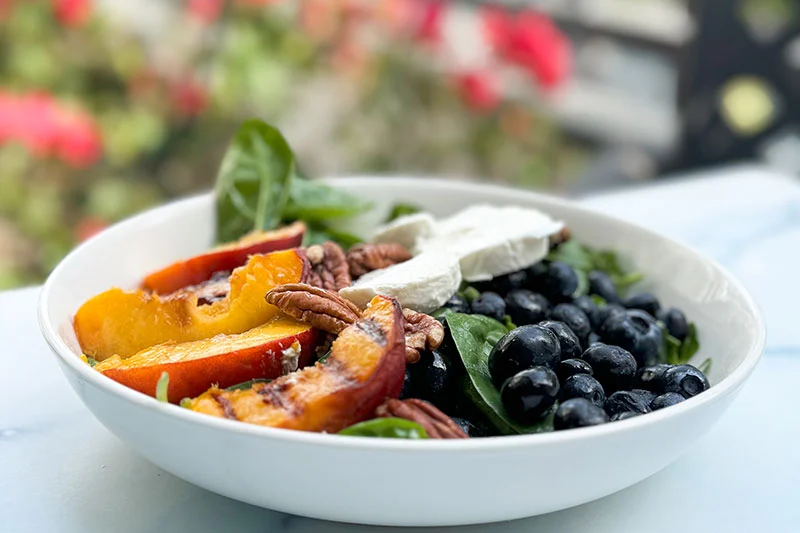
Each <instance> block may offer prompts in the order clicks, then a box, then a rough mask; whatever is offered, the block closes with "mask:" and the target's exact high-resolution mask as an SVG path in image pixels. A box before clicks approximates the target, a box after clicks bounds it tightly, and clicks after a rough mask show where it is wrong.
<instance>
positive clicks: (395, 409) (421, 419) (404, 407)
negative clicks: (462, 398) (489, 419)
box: [375, 398, 469, 439]
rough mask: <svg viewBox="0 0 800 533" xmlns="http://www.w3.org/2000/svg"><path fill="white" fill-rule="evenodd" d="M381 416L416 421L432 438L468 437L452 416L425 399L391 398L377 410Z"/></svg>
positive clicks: (377, 413)
mask: <svg viewBox="0 0 800 533" xmlns="http://www.w3.org/2000/svg"><path fill="white" fill-rule="evenodd" d="M375 414H376V415H378V416H380V417H396V418H404V419H406V420H411V421H412V422H416V423H417V424H419V425H420V426H422V428H423V429H424V430H425V433H427V434H428V437H430V438H432V439H467V438H469V435H467V434H466V433H464V430H462V429H461V428H460V427H459V425H458V424H456V423H455V422H454V421H453V419H452V418H450V417H449V416H447V415H446V414H444V413H443V412H441V411H440V410H439V409H437V408H436V407H435V406H434V405H433V404H430V403H428V402H426V401H424V400H418V399H416V398H411V399H408V400H395V399H393V398H392V399H389V400H386V402H385V403H384V404H383V405H381V406H380V407H378V408H377V409H376V410H375Z"/></svg>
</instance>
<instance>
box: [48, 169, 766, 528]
mask: <svg viewBox="0 0 800 533" xmlns="http://www.w3.org/2000/svg"><path fill="white" fill-rule="evenodd" d="M335 184H336V185H338V186H340V187H342V188H345V189H347V190H350V191H353V192H356V193H359V194H360V195H362V196H364V197H366V198H368V199H372V200H375V201H376V203H377V204H378V206H379V209H378V210H377V211H376V214H373V215H372V219H369V217H368V218H367V219H365V220H362V221H361V223H362V224H363V225H362V227H373V225H374V224H375V222H376V221H377V219H376V217H379V216H382V215H381V211H382V210H384V211H385V210H386V209H387V208H388V205H389V204H391V203H392V202H393V201H397V200H405V201H412V202H414V203H416V204H418V205H421V206H422V207H423V208H426V209H430V210H432V211H434V212H436V213H439V214H448V213H450V212H453V211H455V210H456V209H458V208H459V207H463V206H465V205H469V204H471V203H478V202H488V203H501V204H502V203H506V204H508V203H512V204H519V205H527V206H533V207H537V208H540V209H543V210H546V211H548V212H550V213H551V214H553V215H554V216H556V217H559V218H563V219H565V220H566V221H567V222H568V223H569V225H570V228H571V229H572V230H573V233H574V234H575V235H576V236H577V237H578V238H579V239H581V240H585V241H586V242H590V243H592V244H595V245H598V246H602V247H612V248H617V249H619V250H620V251H621V252H622V253H623V254H624V255H629V256H630V257H631V259H632V260H633V262H634V263H635V264H636V265H637V266H638V267H640V268H641V270H643V271H644V272H647V273H648V276H649V278H650V283H651V284H652V285H653V287H654V288H655V289H656V290H657V292H658V294H659V296H660V297H662V300H663V301H664V302H665V303H667V304H669V305H678V306H680V307H683V308H684V309H686V311H687V313H688V315H689V316H690V318H692V319H693V320H695V321H696V322H697V323H698V326H699V329H700V334H701V340H702V342H703V347H702V349H701V352H700V353H699V354H698V356H697V358H698V360H699V359H702V358H704V357H706V356H713V357H714V367H713V371H712V374H711V379H712V382H713V383H714V386H713V387H712V388H711V389H710V390H709V391H707V392H706V393H704V394H702V395H700V396H698V397H695V398H692V399H690V400H687V401H686V402H683V403H682V404H679V405H677V406H675V407H671V408H669V409H665V410H662V411H658V412H655V413H652V414H649V415H647V416H644V417H637V418H634V419H630V420H626V421H622V422H616V423H614V424H607V425H603V426H597V427H593V428H584V429H580V430H572V431H566V432H557V433H550V434H543V435H530V436H519V437H499V438H490V439H472V440H470V441H459V442H453V441H450V442H431V441H429V442H405V441H396V440H392V439H359V438H343V437H337V436H331V435H320V434H309V433H302V432H294V431H284V430H275V429H271V428H261V427H256V426H251V425H247V424H241V423H236V422H231V421H228V420H222V419H215V418H212V417H207V416H203V415H199V414H197V413H193V412H188V411H186V410H184V409H180V408H179V407H176V406H173V405H167V404H161V403H159V402H157V401H155V399H153V398H150V397H148V396H145V395H142V394H140V393H137V392H135V391H133V390H130V389H127V388H126V387H124V386H122V385H120V384H118V383H116V382H113V381H111V380H109V379H107V378H105V377H104V376H102V375H100V374H98V373H96V372H94V371H92V370H91V369H90V368H89V367H88V366H87V365H85V364H83V363H82V362H81V361H80V360H79V358H78V357H77V354H78V353H79V351H78V350H77V344H76V342H75V340H74V334H73V333H72V331H71V330H72V328H71V317H72V315H73V314H74V312H75V310H76V309H77V308H78V307H79V306H80V304H81V303H82V302H83V301H85V300H86V299H88V298H89V297H91V296H93V295H94V294H96V293H98V292H101V291H102V290H105V289H107V288H108V287H110V286H114V285H122V286H132V285H133V284H135V283H136V282H137V281H138V280H139V279H140V278H141V276H142V274H143V273H145V272H147V271H149V270H153V269H155V268H158V267H160V266H162V265H163V264H165V263H168V262H170V261H173V260H177V259H179V258H181V257H184V256H187V255H191V254H194V253H198V252H200V251H202V250H204V249H205V248H206V247H207V246H208V245H209V244H210V242H211V240H212V238H211V237H212V235H213V224H214V221H213V202H212V200H211V198H210V196H201V197H196V198H192V199H188V200H184V201H181V202H177V203H175V204H172V205H169V206H165V207H162V208H158V209H155V210H153V211H150V212H147V213H145V214H143V215H140V216H137V217H134V218H132V219H129V220H127V221H125V222H123V223H121V224H119V225H117V226H114V227H113V228H111V229H109V230H107V231H106V232H103V233H102V234H100V235H99V236H97V237H95V238H93V239H91V240H89V241H88V242H87V243H85V244H84V245H82V246H80V247H79V248H77V249H76V250H75V251H74V252H73V253H71V254H70V255H69V256H68V257H67V258H66V259H65V260H64V261H63V262H62V264H61V265H59V266H58V267H57V268H56V269H55V271H54V272H53V274H52V275H51V277H50V278H49V279H48V281H47V283H46V284H45V286H44V288H43V290H42V295H41V301H40V307H39V318H40V324H41V327H42V332H43V335H44V337H45V339H46V340H47V342H48V343H49V344H50V346H51V347H52V348H53V351H54V352H55V353H56V355H57V357H58V360H59V364H60V366H61V367H62V370H64V372H65V374H66V375H67V377H68V379H69V381H70V383H71V385H72V386H73V388H74V389H75V390H76V392H77V393H78V395H79V396H80V397H81V399H82V400H83V401H84V403H85V404H86V405H87V406H88V407H89V409H90V410H91V411H92V412H93V413H94V414H95V416H96V417H97V418H98V419H99V420H100V421H101V422H102V423H103V424H104V425H105V426H106V427H107V428H108V429H109V430H111V431H112V432H113V433H115V434H116V435H117V436H118V437H119V438H120V439H122V440H123V441H124V442H126V443H128V444H129V445H130V446H131V447H132V448H133V449H135V450H136V451H137V452H139V453H141V454H142V455H143V456H145V457H147V458H148V459H149V460H151V461H152V462H154V463H156V464H158V465H159V466H161V467H163V468H164V469H166V470H168V471H170V472H172V473H174V474H176V475H178V476H179V477H182V478H184V479H186V480H188V481H190V482H192V483H195V484H197V485H200V486H203V487H205V488H208V489H210V490H212V491H215V492H218V493H220V494H224V495H226V496H230V497H232V498H235V499H239V500H242V501H246V502H249V503H253V504H256V505H261V506H264V507H269V508H273V509H279V510H284V511H287V512H292V513H296V514H302V515H307V516H314V517H318V518H327V519H333V520H341V521H351V522H363V523H373V524H387V525H446V524H451V525H455V524H468V523H478V522H488V521H496V520H504V519H511V518H518V517H522V516H530V515H533V514H539V513H544V512H549V511H554V510H557V509H562V508H565V507H569V506H572V505H577V504H579V503H583V502H586V501H590V500H593V499H596V498H599V497H602V496H604V495H607V494H610V493H611V492H614V491H616V490H620V489H622V488H624V487H626V486H629V485H631V484H633V483H635V482H637V481H639V480H641V479H644V478H645V477H647V476H649V475H651V474H652V473H654V472H656V471H657V470H659V469H660V468H663V467H664V466H666V465H667V464H669V463H670V462H671V461H673V460H674V459H675V458H677V457H678V456H679V455H680V454H681V453H682V452H683V451H684V450H685V449H686V447H687V446H689V445H690V444H691V443H692V442H693V441H694V440H695V439H696V438H697V437H699V436H700V435H701V434H702V433H703V432H704V431H706V430H707V429H708V428H709V427H710V425H711V424H712V423H713V422H714V421H715V420H716V419H717V418H718V417H719V416H720V415H721V413H722V412H723V411H724V409H725V408H726V407H727V405H729V404H730V402H731V401H732V399H733V397H734V396H735V394H736V393H737V392H738V390H739V388H740V387H741V385H742V383H743V382H744V381H745V379H746V378H747V376H748V375H749V374H750V373H751V372H752V370H753V368H754V366H755V364H756V363H757V361H758V359H759V357H760V355H761V353H762V352H763V347H764V341H765V334H764V325H763V320H762V319H761V316H760V313H759V311H758V309H757V307H756V306H755V303H754V302H753V300H752V298H751V297H750V296H749V295H748V294H747V292H746V291H745V290H744V289H743V288H742V286H741V285H740V284H739V283H738V281H736V280H735V279H734V278H733V277H732V276H730V275H729V274H728V273H727V272H725V271H724V269H722V268H721V267H719V265H716V264H715V263H713V262H712V261H709V260H707V259H705V258H703V257H702V256H700V255H699V254H697V253H696V252H694V251H692V250H690V249H688V248H686V247H685V246H682V245H679V244H676V243H674V242H672V241H670V240H668V239H666V238H664V237H661V236H658V235H655V234H653V233H651V232H649V231H646V230H644V229H641V228H638V227H635V226H632V225H630V224H628V223H625V222H622V221H619V220H617V219H614V218H611V217H607V216H605V215H600V214H597V213H593V212H591V211H588V210H586V209H584V208H582V207H580V206H576V205H574V204H570V203H568V202H565V201H563V200H558V199H553V198H549V197H543V196H540V195H538V194H534V193H530V192H525V191H514V190H509V189H503V188H498V187H491V186H484V185H475V184H466V185H465V184H458V183H452V182H447V181H439V180H422V181H420V180H413V179H403V178H397V179H387V178H381V179H379V180H374V179H373V180H370V179H361V178H348V179H342V180H336V181H335ZM154 236H156V237H157V238H155V239H154ZM476 465H479V466H476ZM437 473H440V475H436V474H437ZM538 480H543V481H541V482H539V481H538ZM345 489H346V490H345ZM509 495H512V496H509ZM410 510H413V511H410Z"/></svg>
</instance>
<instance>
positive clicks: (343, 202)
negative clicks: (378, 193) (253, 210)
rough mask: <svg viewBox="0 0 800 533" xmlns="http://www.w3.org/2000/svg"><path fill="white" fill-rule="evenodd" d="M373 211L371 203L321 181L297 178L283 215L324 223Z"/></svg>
mask: <svg viewBox="0 0 800 533" xmlns="http://www.w3.org/2000/svg"><path fill="white" fill-rule="evenodd" d="M370 209H372V204H371V203H370V202H366V201H364V200H362V199H360V198H358V197H357V196H353V195H352V194H350V193H346V192H344V191H341V190H339V189H334V188H333V187H330V186H328V185H325V184H324V183H321V182H319V181H312V180H308V179H303V178H299V177H297V176H295V178H294V179H293V180H292V182H291V186H290V187H289V200H288V202H287V204H286V207H285V208H284V210H283V213H282V215H283V218H284V219H286V220H302V221H304V222H323V221H325V220H329V219H332V218H345V217H351V216H353V215H357V214H359V213H363V212H365V211H369V210H370Z"/></svg>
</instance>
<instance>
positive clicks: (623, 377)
mask: <svg viewBox="0 0 800 533" xmlns="http://www.w3.org/2000/svg"><path fill="white" fill-rule="evenodd" d="M582 359H583V360H584V361H586V362H587V363H589V364H590V365H591V366H592V370H594V377H595V379H597V381H599V382H600V384H601V385H603V389H605V391H606V394H610V393H612V392H614V391H618V390H621V389H627V388H630V386H631V383H632V382H633V377H634V376H635V375H636V359H634V358H633V356H632V355H631V354H630V352H628V351H627V350H625V349H623V348H620V347H619V346H609V345H607V344H603V343H602V342H598V343H597V344H593V345H591V346H589V348H587V349H586V351H585V352H583V356H582Z"/></svg>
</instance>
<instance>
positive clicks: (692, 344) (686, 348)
mask: <svg viewBox="0 0 800 533" xmlns="http://www.w3.org/2000/svg"><path fill="white" fill-rule="evenodd" d="M699 349H700V341H699V340H698V338H697V327H696V326H695V325H694V323H693V322H690V323H689V333H688V334H687V335H686V338H685V339H683V342H682V343H681V352H680V357H681V361H683V362H684V363H685V362H686V361H688V360H689V359H691V358H692V357H693V356H694V354H696V353H697V350H699Z"/></svg>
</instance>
